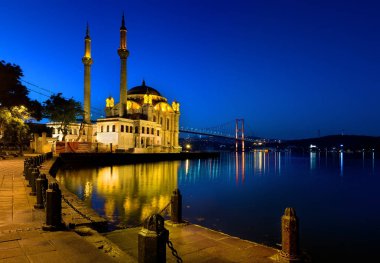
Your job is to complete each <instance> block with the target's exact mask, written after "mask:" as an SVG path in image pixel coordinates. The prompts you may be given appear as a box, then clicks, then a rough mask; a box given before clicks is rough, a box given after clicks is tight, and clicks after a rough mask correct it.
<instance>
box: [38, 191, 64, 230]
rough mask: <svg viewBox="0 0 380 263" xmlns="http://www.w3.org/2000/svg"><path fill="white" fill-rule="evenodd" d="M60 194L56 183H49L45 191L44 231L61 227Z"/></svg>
mask: <svg viewBox="0 0 380 263" xmlns="http://www.w3.org/2000/svg"><path fill="white" fill-rule="evenodd" d="M61 198H62V194H61V190H60V189H59V186H58V184H57V183H50V184H49V189H48V190H47V191H46V224H45V225H43V226H42V229H43V230H45V231H55V230H59V229H62V228H63V224H62V203H61V202H62V201H61Z"/></svg>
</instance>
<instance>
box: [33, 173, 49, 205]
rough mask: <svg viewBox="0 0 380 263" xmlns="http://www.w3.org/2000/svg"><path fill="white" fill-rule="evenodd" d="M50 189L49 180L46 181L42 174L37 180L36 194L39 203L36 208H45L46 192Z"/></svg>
mask: <svg viewBox="0 0 380 263" xmlns="http://www.w3.org/2000/svg"><path fill="white" fill-rule="evenodd" d="M47 187H48V180H47V179H46V175H45V174H40V176H39V177H38V178H37V180H36V193H37V203H36V204H35V205H34V208H37V209H41V208H45V201H44V199H45V200H46V190H47Z"/></svg>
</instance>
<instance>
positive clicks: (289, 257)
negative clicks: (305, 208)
mask: <svg viewBox="0 0 380 263" xmlns="http://www.w3.org/2000/svg"><path fill="white" fill-rule="evenodd" d="M281 231H282V250H281V257H282V259H283V260H284V261H285V262H295V261H299V260H300V257H299V238H298V235H299V232H298V218H297V216H296V211H295V210H294V208H289V207H288V208H286V209H285V214H284V215H283V216H282V220H281Z"/></svg>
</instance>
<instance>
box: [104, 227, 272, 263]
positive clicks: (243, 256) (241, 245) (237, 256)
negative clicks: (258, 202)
mask: <svg viewBox="0 0 380 263" xmlns="http://www.w3.org/2000/svg"><path fill="white" fill-rule="evenodd" d="M166 222H167V221H165V228H166V229H168V230H169V239H170V241H172V243H173V245H174V248H175V249H176V250H177V252H178V255H179V256H180V257H181V258H182V259H183V262H197V263H198V262H210V263H211V262H215V263H223V262H257V263H273V262H277V261H278V260H279V256H278V253H279V251H278V250H276V249H274V248H271V247H267V246H263V245H260V244H257V243H254V242H250V241H247V240H242V239H240V238H237V237H232V236H229V235H226V234H223V233H220V232H217V231H213V230H210V229H207V228H204V227H201V226H198V225H192V224H190V225H186V226H183V227H174V226H171V225H169V224H166ZM139 231H140V228H130V229H126V230H118V231H114V232H111V233H108V234H106V235H105V236H106V237H107V238H108V239H110V240H111V241H112V242H113V243H115V244H116V245H118V246H119V247H120V248H121V249H122V250H123V251H125V252H126V253H128V254H129V255H131V256H132V257H134V258H136V259H137V238H138V232H139ZM166 260H167V262H176V259H175V258H174V257H173V256H172V254H171V251H170V250H169V249H168V248H166Z"/></svg>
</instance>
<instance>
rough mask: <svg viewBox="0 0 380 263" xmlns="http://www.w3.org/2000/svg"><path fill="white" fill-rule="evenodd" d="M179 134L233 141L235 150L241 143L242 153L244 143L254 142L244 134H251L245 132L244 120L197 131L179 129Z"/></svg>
mask: <svg viewBox="0 0 380 263" xmlns="http://www.w3.org/2000/svg"><path fill="white" fill-rule="evenodd" d="M247 131H248V133H247ZM179 132H180V133H188V134H196V135H204V136H212V137H219V138H225V139H233V140H235V147H236V150H237V149H238V146H239V143H241V149H242V151H243V152H244V148H245V147H244V143H245V142H254V140H255V139H254V138H253V136H246V135H245V133H247V134H251V133H252V131H250V129H248V130H247V125H246V126H244V119H235V120H233V121H229V122H227V123H224V124H221V125H218V126H214V127H210V128H202V129H197V128H189V127H180V128H179Z"/></svg>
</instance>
